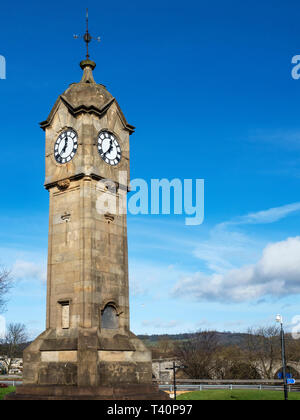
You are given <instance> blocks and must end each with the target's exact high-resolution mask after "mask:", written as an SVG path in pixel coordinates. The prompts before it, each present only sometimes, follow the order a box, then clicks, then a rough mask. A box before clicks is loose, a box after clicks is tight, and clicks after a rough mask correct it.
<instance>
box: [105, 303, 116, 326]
mask: <svg viewBox="0 0 300 420" xmlns="http://www.w3.org/2000/svg"><path fill="white" fill-rule="evenodd" d="M101 327H102V328H105V329H108V330H116V329H118V328H119V320H118V314H117V311H116V308H115V307H114V306H113V305H110V304H108V305H106V306H105V308H104V310H103V311H102V317H101Z"/></svg>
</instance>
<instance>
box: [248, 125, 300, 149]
mask: <svg viewBox="0 0 300 420" xmlns="http://www.w3.org/2000/svg"><path fill="white" fill-rule="evenodd" d="M249 140H250V141H255V142H261V143H264V144H266V143H269V144H271V145H273V146H274V145H277V146H279V147H282V148H285V149H292V150H294V149H296V150H299V149H300V129H299V128H295V129H293V130H281V129H278V130H273V131H269V130H256V131H254V132H253V133H251V134H250V136H249Z"/></svg>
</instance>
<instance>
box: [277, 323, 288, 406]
mask: <svg viewBox="0 0 300 420" xmlns="http://www.w3.org/2000/svg"><path fill="white" fill-rule="evenodd" d="M276 322H278V323H279V324H280V338H281V356H282V376H283V389H284V399H285V401H287V400H288V388H287V383H286V360H285V340H284V330H283V318H282V316H281V315H277V316H276Z"/></svg>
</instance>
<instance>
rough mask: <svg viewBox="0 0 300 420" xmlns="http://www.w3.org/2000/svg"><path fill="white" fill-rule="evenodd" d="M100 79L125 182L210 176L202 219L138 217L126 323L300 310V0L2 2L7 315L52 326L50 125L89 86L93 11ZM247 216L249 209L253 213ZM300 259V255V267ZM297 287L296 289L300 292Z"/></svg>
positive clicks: (237, 318) (162, 325)
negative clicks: (298, 72) (75, 92)
mask: <svg viewBox="0 0 300 420" xmlns="http://www.w3.org/2000/svg"><path fill="white" fill-rule="evenodd" d="M86 6H88V7H89V9H90V29H91V32H92V34H93V35H95V36H98V35H99V36H101V39H102V41H101V43H100V44H96V43H94V44H93V45H92V47H91V58H92V59H94V60H95V61H96V62H97V68H96V70H95V72H94V76H95V78H96V80H97V81H98V82H100V83H103V84H105V85H106V86H107V88H108V90H109V91H110V92H111V93H112V94H113V95H114V96H115V97H116V98H117V99H118V102H119V104H120V106H121V108H122V110H123V111H124V113H125V115H126V117H127V119H128V121H129V123H131V124H133V125H135V126H136V127H137V130H136V133H135V134H134V135H133V136H132V137H131V171H132V174H131V175H132V178H144V179H146V180H150V179H151V178H159V179H160V178H168V179H173V178H180V179H185V178H192V179H196V178H201V179H202V178H203V179H205V221H204V224H203V225H201V226H198V227H189V226H185V224H184V218H183V217H179V216H177V217H175V216H135V217H133V216H129V225H128V235H129V236H128V239H129V253H130V257H129V258H130V280H131V328H132V330H133V331H134V332H136V333H165V332H167V333H176V332H187V331H195V330H197V329H199V328H217V329H219V330H233V331H243V330H245V329H246V328H247V327H248V326H252V325H262V324H270V323H272V322H273V319H274V315H276V313H277V312H282V313H283V315H284V316H285V319H286V320H287V322H289V323H291V320H292V318H293V317H294V316H296V315H298V314H299V311H300V309H299V304H298V303H299V294H300V262H298V259H299V257H298V256H299V255H300V254H299V253H298V251H299V242H300V239H299V238H298V235H299V228H298V226H299V222H300V206H299V205H298V203H299V202H300V198H299V193H298V191H299V187H300V169H299V167H300V166H299V165H300V105H299V95H300V80H299V81H295V80H293V79H292V77H291V70H292V64H291V60H292V57H293V56H294V55H297V54H300V33H299V18H300V5H299V2H297V1H291V0H287V1H285V2H282V1H277V0H272V1H271V0H269V1H267V0H263V1H260V2H258V1H256V2H253V1H251V2H250V1H247V0H246V1H244V2H239V1H226V2H225V1H224V0H218V1H190V0H187V1H186V2H184V3H182V2H179V1H172V2H167V1H156V0H154V1H152V2H149V3H148V2H138V1H130V2H121V1H118V0H116V1H115V2H113V3H112V4H111V3H109V2H96V1H87V2H86V3H85V4H83V3H82V2H79V1H76V0H73V1H72V2H71V1H64V2H63V3H62V2H58V1H57V0H53V1H52V2H51V7H48V6H47V7H46V6H43V5H42V4H41V3H40V2H35V1H31V2H30V3H29V4H28V3H24V2H21V1H17V2H13V3H12V2H10V3H9V2H5V3H4V4H3V5H2V6H1V15H0V33H1V41H2V42H1V46H0V55H3V56H5V58H6V62H7V79H6V80H0V97H1V101H0V121H1V136H0V138H1V143H2V155H1V168H2V182H1V183H0V193H1V208H0V216H1V218H0V249H1V253H0V260H1V263H2V264H3V265H5V266H8V267H10V268H11V269H12V270H13V273H14V277H15V287H14V289H13V291H12V294H11V297H10V301H9V305H8V311H7V313H6V314H5V317H6V319H7V321H8V322H10V321H22V322H25V323H26V324H27V325H28V328H29V330H30V331H31V334H32V335H35V334H37V333H38V332H40V331H42V330H43V328H44V323H45V264H46V258H47V233H48V193H47V191H45V190H44V188H43V182H44V133H43V132H42V130H41V129H40V128H39V126H38V123H39V122H40V121H42V120H44V119H45V118H46V117H47V115H48V113H49V111H50V109H51V107H52V105H53V104H54V102H55V100H56V98H57V96H58V95H59V94H60V93H62V92H63V91H64V90H65V89H66V88H67V86H68V85H69V84H70V83H72V82H76V81H79V80H80V77H81V70H80V68H79V66H78V63H79V61H80V60H81V59H82V58H83V57H84V46H83V44H82V41H80V40H74V39H73V37H72V36H73V34H74V33H83V32H84V30H85V27H84V15H85V7H86ZM249 215H250V216H249ZM299 260H300V259H299ZM298 278H299V286H298V283H297V282H298Z"/></svg>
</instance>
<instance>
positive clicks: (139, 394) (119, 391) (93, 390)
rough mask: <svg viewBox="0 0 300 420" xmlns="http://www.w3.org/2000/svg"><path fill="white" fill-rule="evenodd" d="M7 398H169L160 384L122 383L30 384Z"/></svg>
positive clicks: (19, 388)
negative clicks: (87, 385) (104, 384)
mask: <svg viewBox="0 0 300 420" xmlns="http://www.w3.org/2000/svg"><path fill="white" fill-rule="evenodd" d="M5 400H7V401H16V400H20V401H21V400H23V401H24V400H26V401H27V400H45V401H47V400H48V401H49V400H69V401H72V400H73V401H74V400H119V401H120V400H169V396H168V394H166V393H165V392H163V391H160V390H159V389H158V385H154V384H153V385H132V384H122V385H119V386H114V387H108V386H107V387H104V386H99V387H76V386H30V385H24V386H20V387H17V389H16V392H15V393H13V394H9V395H6V397H5Z"/></svg>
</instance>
